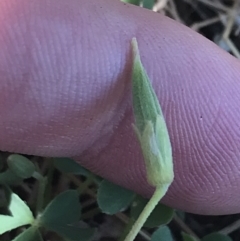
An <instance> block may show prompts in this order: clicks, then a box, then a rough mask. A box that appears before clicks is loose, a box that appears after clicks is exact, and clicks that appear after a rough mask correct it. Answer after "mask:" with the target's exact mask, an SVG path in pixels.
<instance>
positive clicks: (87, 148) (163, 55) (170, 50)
mask: <svg viewBox="0 0 240 241" xmlns="http://www.w3.org/2000/svg"><path fill="white" fill-rule="evenodd" d="M133 37H136V38H137V40H138V43H139V49H140V53H141V58H142V62H143V65H144V66H145V68H146V70H147V72H148V74H149V76H150V78H151V80H152V81H153V86H154V88H155V91H156V93H157V95H158V97H159V101H160V103H161V105H162V108H163V113H164V116H165V118H166V122H167V125H168V128H169V132H170V138H171V142H172V145H173V156H174V170H175V180H174V183H173V185H172V186H171V187H170V190H169V192H168V193H167V196H166V197H165V198H164V203H166V204H168V205H170V206H172V207H175V208H179V209H182V210H185V211H189V212H193V213H199V214H230V213H237V212H239V211H240V204H239V199H240V192H239V183H240V175H239V173H240V162H239V156H240V141H239V139H240V128H239V127H240V124H239V119H240V112H239V111H238V110H239V106H240V81H239V80H240V77H239V76H240V64H239V61H238V60H237V59H235V58H234V57H232V56H230V55H229V54H228V53H225V52H224V51H223V50H221V49H220V48H219V47H217V46H216V45H215V44H213V43H211V42H210V41H208V40H207V39H205V38H204V37H202V36H200V35H199V34H197V33H195V32H193V31H191V30H190V29H188V28H186V27H184V26H182V25H180V24H178V23H176V22H174V21H172V20H170V19H168V18H166V17H163V16H161V15H159V14H156V13H153V12H151V11H148V10H145V9H141V8H138V7H135V6H130V5H125V4H123V3H121V2H119V1H118V0H116V1H113V0H98V1H94V0H88V1H85V0H71V1H66V0H51V1H48V0H41V1H32V0H1V1H0V46H1V51H0V73H1V81H0V93H1V95H0V116H1V118H0V133H1V137H0V149H1V150H2V151H10V152H19V153H25V154H33V155H41V156H68V157H74V158H75V159H76V160H77V161H79V162H80V163H81V164H82V165H84V166H85V167H86V168H89V169H90V170H92V171H93V172H95V173H97V174H98V175H101V176H103V177H104V178H107V179H108V180H111V181H113V182H114V183H117V184H119V185H122V186H123V187H127V188H129V189H132V190H134V191H136V192H137V193H140V194H142V195H144V196H147V197H150V195H151V194H152V191H153V188H152V187H150V186H149V185H148V184H147V182H146V179H145V169H144V164H143V159H142V155H141V152H140V148H139V145H138V143H137V138H136V136H135V134H134V132H133V130H132V127H131V124H132V123H133V116H132V109H131V98H130V93H131V92H130V91H131V67H132V55H131V49H130V41H131V39H132V38H133Z"/></svg>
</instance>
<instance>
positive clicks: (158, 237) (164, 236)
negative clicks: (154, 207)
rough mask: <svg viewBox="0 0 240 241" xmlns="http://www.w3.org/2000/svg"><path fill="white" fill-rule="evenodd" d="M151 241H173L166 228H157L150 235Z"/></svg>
mask: <svg viewBox="0 0 240 241" xmlns="http://www.w3.org/2000/svg"><path fill="white" fill-rule="evenodd" d="M151 241H173V237H172V234H171V231H170V229H169V228H168V226H162V227H160V228H158V229H157V230H156V231H155V232H154V233H153V235H152V237H151Z"/></svg>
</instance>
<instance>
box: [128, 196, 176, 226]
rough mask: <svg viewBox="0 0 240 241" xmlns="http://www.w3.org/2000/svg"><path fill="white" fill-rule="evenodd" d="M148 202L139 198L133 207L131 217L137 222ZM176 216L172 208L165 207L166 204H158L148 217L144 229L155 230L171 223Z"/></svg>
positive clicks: (133, 203) (134, 201) (135, 200)
mask: <svg viewBox="0 0 240 241" xmlns="http://www.w3.org/2000/svg"><path fill="white" fill-rule="evenodd" d="M147 202H148V200H147V199H145V198H142V197H141V196H137V197H136V198H135V199H134V200H133V202H132V205H131V217H132V218H134V219H135V220H137V218H138V217H139V215H140V213H141V212H142V210H143V209H144V207H145V206H146V204H147ZM173 215H174V210H173V209H172V208H170V207H167V206H165V205H164V204H161V203H158V205H157V206H156V207H155V209H154V210H153V212H152V213H151V214H150V216H149V217H148V219H147V221H146V222H145V224H144V227H148V228H154V227H158V226H160V225H163V224H168V223H169V222H171V220H172V218H173Z"/></svg>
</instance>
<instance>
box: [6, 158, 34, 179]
mask: <svg viewBox="0 0 240 241" xmlns="http://www.w3.org/2000/svg"><path fill="white" fill-rule="evenodd" d="M7 163H8V167H9V169H10V170H11V171H12V172H13V173H14V174H15V175H17V176H18V177H20V178H22V179H26V178H30V177H31V176H32V175H33V173H34V172H35V169H36V168H35V166H34V164H33V163H32V162H31V161H30V160H29V159H28V158H26V157H25V156H22V155H19V154H12V155H10V156H9V157H8V159H7Z"/></svg>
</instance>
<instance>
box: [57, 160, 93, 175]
mask: <svg viewBox="0 0 240 241" xmlns="http://www.w3.org/2000/svg"><path fill="white" fill-rule="evenodd" d="M54 166H55V167H56V168H57V169H58V170H59V171H60V172H62V173H65V174H67V173H69V174H70V173H71V174H74V175H83V176H88V175H89V174H90V172H89V171H88V170H87V169H85V168H84V167H82V166H81V165H79V164H78V163H77V162H75V161H74V160H73V159H71V158H66V157H62V158H55V159H54Z"/></svg>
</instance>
